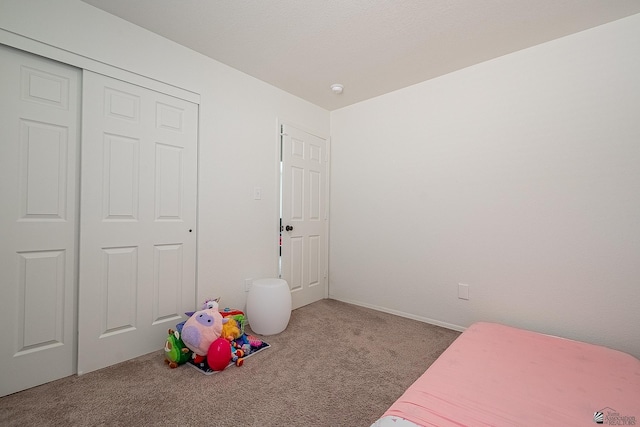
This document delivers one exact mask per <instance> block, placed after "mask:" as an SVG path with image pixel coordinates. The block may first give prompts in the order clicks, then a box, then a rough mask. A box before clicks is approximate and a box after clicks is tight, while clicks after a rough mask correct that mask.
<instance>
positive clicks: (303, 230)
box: [281, 125, 328, 308]
mask: <svg viewBox="0 0 640 427" xmlns="http://www.w3.org/2000/svg"><path fill="white" fill-rule="evenodd" d="M281 149H282V190H281V191H282V231H281V234H282V255H281V277H282V278H283V279H284V280H286V281H287V283H289V288H290V289H291V299H292V306H293V308H298V307H302V306H304V305H307V304H310V303H312V302H314V301H318V300H320V299H323V298H325V297H326V295H327V162H328V154H327V141H326V140H324V139H322V138H319V137H317V136H315V135H312V134H309V133H307V132H304V131H302V130H300V129H297V128H295V127H292V126H288V125H283V126H282V148H281Z"/></svg>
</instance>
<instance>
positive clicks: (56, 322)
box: [0, 45, 80, 396]
mask: <svg viewBox="0 0 640 427" xmlns="http://www.w3.org/2000/svg"><path fill="white" fill-rule="evenodd" d="M79 87H80V71H79V70H77V69H75V68H73V67H70V66H66V65H63V64H60V63H57V62H54V61H50V60H46V59H43V58H40V57H37V56H35V55H31V54H28V53H25V52H21V51H17V50H13V49H11V48H8V47H5V46H1V45H0V190H1V193H0V194H1V203H0V232H1V238H0V284H1V288H0V289H1V290H2V294H1V297H0V325H2V327H3V329H4V331H3V340H2V342H3V344H2V345H0V378H1V379H0V396H4V395H6V394H9V393H13V392H17V391H20V390H24V389H26V388H29V387H32V386H35V385H39V384H43V383H46V382H49V381H52V380H55V379H58V378H62V377H65V376H68V375H71V374H74V373H75V372H76V358H75V355H76V325H75V305H76V304H75V298H76V273H75V272H76V264H75V261H76V235H77V209H76V202H77V188H78V187H77V176H76V171H77V159H78V151H77V146H78V135H79V124H78V123H79V116H80V115H79V111H80V109H79V102H80V96H79Z"/></svg>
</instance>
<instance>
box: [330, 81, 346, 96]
mask: <svg viewBox="0 0 640 427" xmlns="http://www.w3.org/2000/svg"><path fill="white" fill-rule="evenodd" d="M331 90H332V91H333V93H335V94H336V95H340V94H341V93H342V91H343V90H344V86H342V85H341V84H340V83H334V84H332V85H331Z"/></svg>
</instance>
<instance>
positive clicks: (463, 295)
mask: <svg viewBox="0 0 640 427" xmlns="http://www.w3.org/2000/svg"><path fill="white" fill-rule="evenodd" d="M458 298H460V299H464V300H468V299H469V285H466V284H464V283H458Z"/></svg>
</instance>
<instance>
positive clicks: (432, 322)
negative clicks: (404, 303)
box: [329, 295, 467, 332]
mask: <svg viewBox="0 0 640 427" xmlns="http://www.w3.org/2000/svg"><path fill="white" fill-rule="evenodd" d="M329 299H334V300H336V301H341V302H345V303H347V304H353V305H357V306H360V307H365V308H370V309H372V310H376V311H382V312H383V313H389V314H393V315H396V316H400V317H405V318H407V319H412V320H417V321H418V322H423V323H428V324H430V325H435V326H441V327H443V328H447V329H452V330H454V331H458V332H464V331H465V329H467V328H466V327H464V326H460V325H454V324H452V323H447V322H441V321H440V320H435V319H430V318H428V317H422V316H417V315H415V314H411V313H405V312H404V311H399V310H393V309H390V308H386V307H380V306H377V305H372V304H367V303H363V302H360V301H353V300H350V299H346V298H338V297H335V296H331V295H329Z"/></svg>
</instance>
